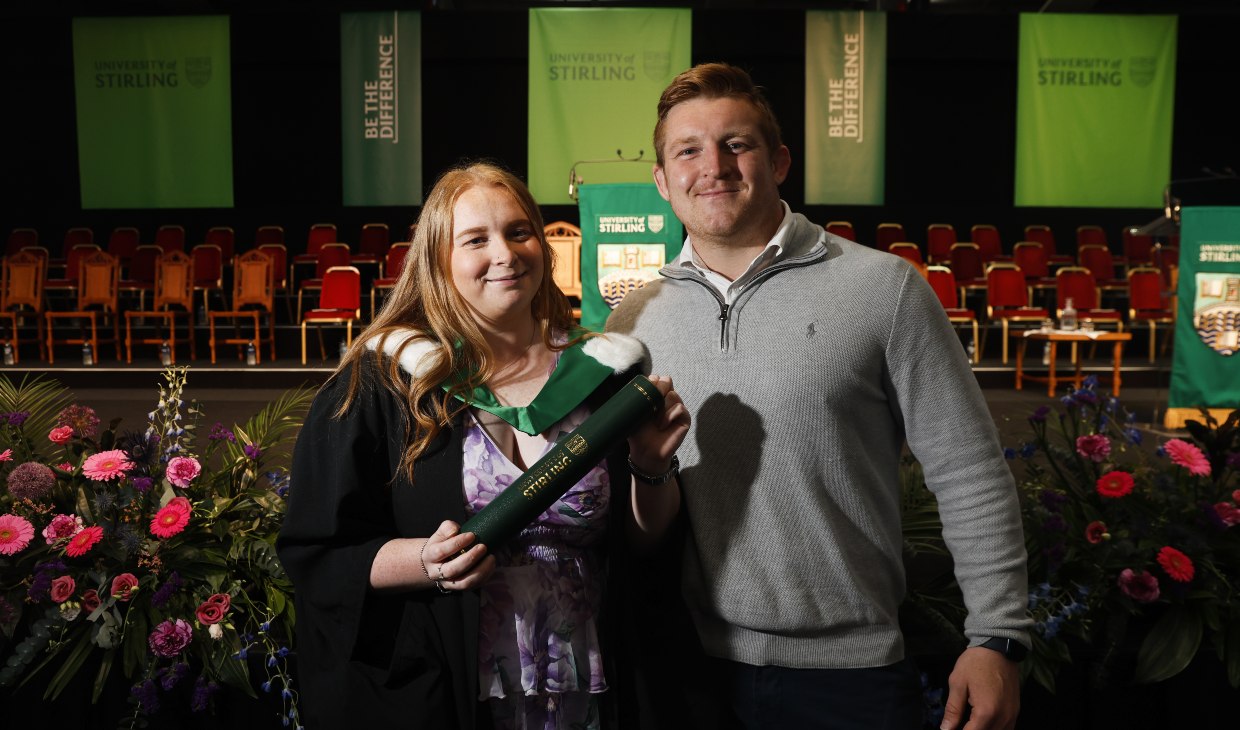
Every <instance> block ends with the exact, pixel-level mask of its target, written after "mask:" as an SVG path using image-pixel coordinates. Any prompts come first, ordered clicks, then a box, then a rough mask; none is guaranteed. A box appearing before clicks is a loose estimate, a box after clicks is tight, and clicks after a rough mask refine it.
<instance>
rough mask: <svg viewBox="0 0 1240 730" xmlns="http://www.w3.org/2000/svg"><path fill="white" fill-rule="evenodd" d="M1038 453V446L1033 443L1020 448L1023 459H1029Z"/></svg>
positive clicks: (1027, 443) (1030, 442)
mask: <svg viewBox="0 0 1240 730" xmlns="http://www.w3.org/2000/svg"><path fill="white" fill-rule="evenodd" d="M1036 453H1038V445H1037V444H1035V443H1033V442H1032V441H1029V442H1026V443H1024V444H1022V445H1021V447H1020V455H1021V457H1022V458H1025V459H1028V458H1030V457H1032V456H1033V455H1034V454H1036Z"/></svg>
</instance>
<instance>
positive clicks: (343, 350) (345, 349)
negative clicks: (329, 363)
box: [340, 340, 349, 360]
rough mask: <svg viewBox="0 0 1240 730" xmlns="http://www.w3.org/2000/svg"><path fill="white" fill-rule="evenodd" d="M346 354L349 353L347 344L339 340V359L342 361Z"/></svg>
mask: <svg viewBox="0 0 1240 730" xmlns="http://www.w3.org/2000/svg"><path fill="white" fill-rule="evenodd" d="M348 353H349V345H348V343H346V342H345V341H344V340H341V341H340V359H341V360H343V359H344V356H345V355H347V354H348Z"/></svg>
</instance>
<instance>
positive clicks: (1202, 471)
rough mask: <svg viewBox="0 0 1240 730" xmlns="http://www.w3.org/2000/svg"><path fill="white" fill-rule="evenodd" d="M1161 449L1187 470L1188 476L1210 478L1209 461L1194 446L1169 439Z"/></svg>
mask: <svg viewBox="0 0 1240 730" xmlns="http://www.w3.org/2000/svg"><path fill="white" fill-rule="evenodd" d="M1163 448H1164V449H1165V450H1166V451H1167V456H1169V457H1171V460H1172V461H1174V462H1175V463H1177V464H1179V465H1180V466H1182V467H1184V468H1185V469H1188V473H1189V474H1192V475H1193V476H1199V477H1208V476H1210V460H1209V459H1207V458H1206V455H1205V454H1203V453H1201V449H1199V448H1197V447H1196V446H1193V445H1192V444H1190V443H1188V442H1187V441H1182V440H1180V439H1171V440H1170V441H1168V442H1167V443H1165V444H1163Z"/></svg>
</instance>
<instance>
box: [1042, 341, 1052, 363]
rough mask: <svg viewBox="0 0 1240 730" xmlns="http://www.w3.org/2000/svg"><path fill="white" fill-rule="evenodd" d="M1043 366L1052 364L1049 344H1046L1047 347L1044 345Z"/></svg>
mask: <svg viewBox="0 0 1240 730" xmlns="http://www.w3.org/2000/svg"><path fill="white" fill-rule="evenodd" d="M1042 364H1043V365H1050V364H1051V343H1049V342H1048V343H1046V344H1045V345H1042Z"/></svg>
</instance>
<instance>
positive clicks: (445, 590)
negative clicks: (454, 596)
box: [435, 581, 452, 596]
mask: <svg viewBox="0 0 1240 730" xmlns="http://www.w3.org/2000/svg"><path fill="white" fill-rule="evenodd" d="M435 587H436V588H438V589H439V592H440V593H442V594H444V595H445V596H446V595H448V594H449V593H451V592H452V591H450V590H448V589H447V588H444V587H443V583H442V582H440V581H435Z"/></svg>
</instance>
